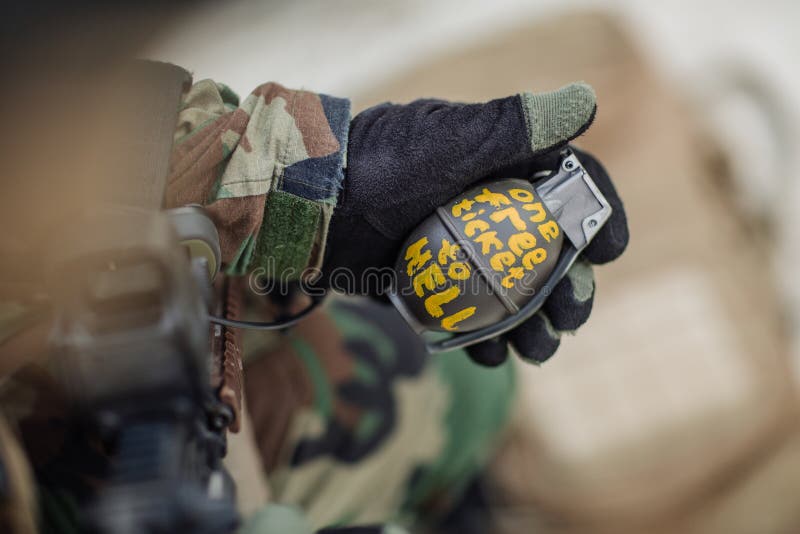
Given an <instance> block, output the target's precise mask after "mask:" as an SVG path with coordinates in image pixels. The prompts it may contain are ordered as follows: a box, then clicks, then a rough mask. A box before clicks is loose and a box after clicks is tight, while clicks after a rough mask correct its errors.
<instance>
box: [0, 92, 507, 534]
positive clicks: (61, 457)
mask: <svg viewBox="0 0 800 534" xmlns="http://www.w3.org/2000/svg"><path fill="white" fill-rule="evenodd" d="M349 121H350V108H349V102H348V101H347V100H344V99H339V98H334V97H330V96H327V95H320V94H315V93H310V92H306V91H293V90H288V89H286V88H284V87H282V86H280V85H278V84H275V83H268V84H265V85H262V86H260V87H258V88H257V89H256V90H254V91H253V92H252V93H251V94H250V95H249V96H248V97H247V98H246V99H245V100H244V101H243V102H241V103H240V102H239V99H238V98H237V96H236V95H235V94H234V93H233V92H231V90H230V89H228V88H227V87H226V86H224V85H222V84H218V83H215V82H213V81H210V80H203V81H200V82H197V83H196V84H194V85H193V86H192V87H191V89H190V90H189V91H188V92H187V93H186V94H185V95H184V98H183V103H182V106H181V110H180V114H179V122H178V125H177V129H176V132H175V144H174V147H173V155H172V162H171V174H170V176H169V178H168V182H167V189H166V193H165V202H166V205H167V207H172V206H181V205H185V204H189V203H199V204H203V205H205V206H206V209H207V210H208V211H209V213H210V214H211V216H212V218H213V219H214V221H215V224H216V225H217V228H218V229H219V232H220V237H221V242H222V255H223V261H224V263H225V268H226V272H227V274H228V275H233V276H235V275H244V274H247V273H249V272H251V271H253V270H255V269H258V268H263V269H266V273H267V275H273V276H282V277H284V278H289V279H296V278H298V277H300V276H301V273H302V272H303V270H304V269H306V268H309V267H311V268H314V267H316V268H318V267H320V266H321V264H322V260H323V257H324V253H325V242H326V235H327V230H328V225H329V222H330V218H331V215H332V213H333V209H334V208H335V205H336V201H337V194H338V192H339V189H340V187H341V184H342V180H343V179H344V169H345V164H346V154H345V153H346V147H347V134H348V127H349ZM251 304H252V306H251V310H250V314H251V315H252V317H251V318H257V317H258V316H259V314H263V313H264V311H263V307H264V300H263V299H256V298H255V297H252V296H251ZM12 308H13V309H12ZM0 311H3V312H4V313H3V315H2V316H0V335H1V336H2V337H0V348H9V349H10V348H11V347H13V346H14V345H12V344H13V343H14V342H15V340H18V339H24V337H25V332H26V331H29V330H32V329H30V328H28V327H29V326H30V324H29V323H30V321H28V320H27V318H26V316H27V314H28V311H29V310H25V309H17V308H14V307H13V306H12V307H9V308H8V309H7V310H6V308H3V310H0ZM6 311H7V312H8V313H5V312H6ZM41 334H42V333H41V332H40V333H39V334H38V335H36V336H34V337H36V339H38V340H39V341H40V342H41V340H42V339H45V338H46V336H44V335H41ZM3 344H5V346H4V347H3V346H2V345H3ZM20 346H21V347H26V345H25V344H24V343H23V344H21V345H20ZM41 348H42V347H41V346H37V347H36V350H39V349H41ZM244 348H245V352H246V354H245V361H246V369H245V382H246V383H245V390H246V400H247V408H248V411H249V414H250V422H251V426H252V431H253V435H254V437H255V441H256V448H257V456H258V459H259V461H260V464H261V465H260V468H261V469H263V472H264V473H265V474H266V478H267V480H268V483H269V487H270V493H271V501H272V502H271V503H270V504H269V505H267V504H266V503H264V507H263V509H262V510H261V511H260V512H258V513H256V514H255V515H254V516H253V517H252V518H251V520H250V522H249V523H248V524H247V525H246V526H245V528H244V531H245V532H247V533H248V534H249V533H255V532H260V533H269V532H281V533H285V534H300V533H305V532H313V531H314V530H316V529H321V528H325V529H326V530H325V531H326V532H328V529H330V532H342V533H344V532H347V531H348V529H347V528H346V527H347V526H348V525H377V526H375V527H373V528H370V529H369V530H358V532H360V533H361V532H374V533H379V532H385V533H386V534H396V533H397V532H400V530H398V527H390V526H387V522H393V523H396V524H402V525H405V526H409V527H411V526H415V525H419V524H420V522H421V521H423V520H432V521H435V520H438V519H439V518H441V517H442V516H443V515H444V514H446V513H447V512H448V511H449V510H450V509H451V508H452V506H453V504H454V503H455V502H457V501H458V499H459V497H460V495H461V493H462V492H463V491H464V488H465V487H466V486H467V485H468V484H469V483H470V482H471V480H472V479H473V478H474V477H475V476H476V474H477V473H478V472H479V471H480V470H481V468H482V465H483V464H484V463H485V461H486V459H487V457H488V456H489V454H490V452H491V450H492V445H493V443H494V441H495V438H496V437H497V436H498V434H499V432H500V430H501V428H502V427H503V424H504V421H505V420H506V419H507V415H508V412H509V409H510V403H511V398H512V395H513V385H514V377H513V373H512V368H511V366H510V365H505V366H501V367H499V368H496V369H491V370H489V369H482V368H480V367H478V366H476V365H475V364H473V363H472V362H470V361H469V360H468V359H467V358H466V357H465V355H464V354H463V353H461V352H453V353H449V354H445V355H441V356H439V357H437V358H435V359H431V358H428V356H427V354H426V353H425V351H424V349H423V347H422V345H421V344H420V343H419V341H418V340H417V339H416V337H415V336H414V335H412V333H411V331H410V330H409V329H408V328H407V326H406V325H405V324H404V323H403V322H402V320H401V319H400V318H399V316H398V315H397V314H396V313H395V312H394V311H393V310H392V309H390V308H388V307H386V306H385V305H381V304H378V303H375V302H371V301H366V300H351V301H337V302H333V303H331V304H330V305H329V306H328V307H326V308H325V309H323V310H320V311H318V312H316V313H315V314H314V315H312V316H311V317H309V318H308V319H307V320H306V321H304V322H302V323H301V324H300V325H299V326H298V327H296V328H295V329H293V330H292V331H290V332H288V333H287V334H283V335H280V334H274V335H268V334H263V333H256V332H250V333H248V335H247V336H246V339H245V341H244ZM24 350H26V351H27V350H28V349H27V348H25V349H24ZM31 350H34V349H31ZM39 362H40V365H36V364H35V365H28V366H26V367H25V368H23V369H22V370H20V371H18V372H17V373H16V374H15V375H14V377H13V379H8V380H5V381H4V382H3V383H0V406H2V408H3V412H4V413H5V414H6V415H7V416H8V418H9V420H10V421H11V422H12V423H13V425H14V426H16V428H17V430H18V431H19V433H20V434H21V437H22V441H23V444H24V445H25V449H26V452H27V454H28V459H29V461H30V462H31V464H32V467H33V472H34V474H35V475H36V479H37V482H38V486H39V487H38V499H39V509H40V521H39V523H40V525H39V527H40V529H41V530H42V531H47V532H68V531H76V528H77V527H76V521H77V519H76V518H77V514H76V509H75V503H76V501H77V499H76V495H77V496H78V497H80V498H83V497H85V496H86V495H90V494H91V492H92V491H93V490H94V488H93V486H92V483H91V479H92V477H93V476H94V474H96V473H95V472H96V471H97V470H98V469H100V467H98V466H102V464H103V462H104V458H103V457H102V456H100V455H98V454H96V453H95V452H94V451H93V450H92V448H91V447H86V446H85V444H83V445H82V444H81V443H80V438H79V436H73V435H71V434H69V433H65V432H64V427H63V424H62V423H60V422H59V421H63V418H64V417H66V413H64V411H63V410H64V407H65V406H66V403H65V402H64V399H63V398H61V397H59V395H58V389H57V388H56V387H55V384H54V383H53V381H52V380H51V378H50V377H49V376H48V372H47V369H46V368H47V365H46V364H45V363H41V362H44V358H43V357H42V358H39Z"/></svg>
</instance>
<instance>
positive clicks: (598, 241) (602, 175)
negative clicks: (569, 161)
mask: <svg viewBox="0 0 800 534" xmlns="http://www.w3.org/2000/svg"><path fill="white" fill-rule="evenodd" d="M573 150H574V151H575V155H576V156H578V159H579V160H580V162H581V163H582V164H583V167H584V168H585V169H586V171H587V172H588V173H589V176H591V177H592V179H593V180H594V183H595V184H596V185H597V188H598V189H600V192H601V193H603V196H605V197H606V200H608V203H609V204H610V205H611V209H612V213H611V217H610V218H609V219H608V221H607V222H606V224H605V225H604V226H603V228H601V229H600V231H599V232H598V233H597V235H596V236H595V237H594V239H593V240H592V242H591V243H589V246H588V247H586V249H585V250H584V251H583V256H584V257H585V258H586V259H588V260H589V261H590V262H592V263H594V264H602V263H608V262H610V261H612V260H615V259H617V258H618V257H619V256H620V255H621V254H622V253H623V252H624V251H625V248H626V247H627V246H628V241H629V239H630V234H629V233H628V218H627V216H626V215H625V207H624V206H623V205H622V199H620V197H619V195H618V194H617V190H616V188H615V187H614V184H613V183H612V182H611V178H610V177H609V176H608V173H607V172H606V170H605V168H603V165H602V164H600V162H599V161H597V160H596V159H595V158H594V156H592V155H591V154H588V153H587V152H584V151H582V150H579V149H577V148H574V147H573Z"/></svg>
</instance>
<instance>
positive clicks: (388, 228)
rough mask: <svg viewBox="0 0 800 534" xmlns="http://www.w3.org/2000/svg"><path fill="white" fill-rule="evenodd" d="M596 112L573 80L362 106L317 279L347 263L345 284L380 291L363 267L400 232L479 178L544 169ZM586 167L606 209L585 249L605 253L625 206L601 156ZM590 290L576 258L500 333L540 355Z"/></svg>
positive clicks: (584, 312) (382, 261) (618, 238)
mask: <svg viewBox="0 0 800 534" xmlns="http://www.w3.org/2000/svg"><path fill="white" fill-rule="evenodd" d="M595 110H596V106H595V95H594V91H593V90H592V89H591V87H589V86H588V85H586V84H572V85H569V86H566V87H563V88H561V89H559V90H557V91H554V92H551V93H542V94H535V95H534V94H530V93H523V94H519V95H515V96H511V97H507V98H501V99H497V100H492V101H490V102H487V103H484V104H457V103H450V102H446V101H441V100H418V101H415V102H412V103H410V104H406V105H395V104H381V105H379V106H375V107H373V108H370V109H367V110H366V111H364V112H362V113H360V114H359V115H357V116H356V117H355V118H354V119H353V121H352V123H351V125H350V136H349V142H348V147H347V154H348V155H347V170H346V175H345V181H344V186H343V189H342V191H341V192H340V194H339V201H338V205H337V207H336V209H335V211H334V214H333V218H332V220H331V228H330V231H329V233H328V241H327V256H326V260H325V263H324V266H323V279H324V280H326V281H327V282H328V283H331V282H332V283H333V285H334V286H336V285H338V283H337V282H338V281H339V279H338V275H337V273H340V272H342V271H341V270H342V269H345V270H346V273H347V280H348V284H349V285H348V286H347V287H346V289H347V290H348V291H354V292H356V293H361V294H372V295H376V294H381V293H382V292H383V291H385V290H386V289H387V288H386V287H383V286H381V285H380V284H381V283H383V281H384V280H385V279H386V278H387V277H385V276H364V275H365V273H367V272H368V271H369V270H370V269H381V268H387V269H391V268H392V266H393V265H394V262H395V260H396V258H397V254H398V251H399V249H400V246H401V245H402V243H403V240H404V239H405V238H406V237H407V235H408V234H409V233H410V232H411V230H413V229H414V228H415V227H416V226H417V225H418V224H419V223H420V222H422V221H423V220H424V219H425V218H426V217H427V216H428V215H430V214H431V213H433V212H434V211H435V209H436V208H437V207H438V206H440V205H443V204H445V203H446V202H447V201H448V200H450V199H451V198H452V197H454V196H456V195H457V194H459V193H461V192H463V191H464V190H466V189H468V188H469V187H470V186H472V185H473V184H474V183H476V182H478V181H481V180H484V179H487V178H507V177H513V176H527V175H529V174H530V173H532V172H534V171H535V170H537V169H542V168H546V167H547V166H548V165H550V164H552V161H553V158H557V157H558V151H559V150H560V149H561V148H563V147H564V146H565V145H566V144H567V143H568V142H569V141H571V140H572V139H574V138H575V137H577V136H579V135H580V134H581V133H583V132H584V131H585V130H586V129H587V128H588V127H589V125H590V124H591V122H592V120H593V118H594V114H595ZM578 157H579V158H581V155H580V154H579V156H578ZM584 158H585V156H584ZM581 161H583V159H582V160H581ZM556 165H557V164H556ZM556 165H553V166H554V167H555V166H556ZM584 165H585V166H586V168H587V170H588V171H589V172H590V174H592V176H593V177H594V178H595V180H597V181H598V187H601V189H602V190H603V193H604V194H606V195H607V198H608V200H609V202H610V203H611V206H612V207H613V208H614V214H613V216H612V219H611V220H610V221H609V222H608V223H607V224H606V226H605V227H604V228H603V230H602V231H601V232H600V234H598V236H597V237H595V240H594V241H593V242H592V244H591V245H590V247H589V249H587V252H586V254H585V257H586V258H589V259H590V260H591V261H593V262H595V263H600V262H603V261H610V260H611V259H613V258H615V257H617V256H618V255H619V254H620V253H621V252H622V250H623V249H624V247H625V244H626V243H627V239H628V238H627V236H628V234H627V225H626V223H625V214H624V212H623V210H622V204H621V202H620V201H619V198H618V197H617V195H616V193H615V192H614V190H613V186H612V185H611V182H610V180H609V179H608V176H607V175H606V174H605V172H604V171H603V172H602V175H603V176H602V177H599V176H595V175H594V174H593V170H595V169H597V170H602V168H601V167H600V166H599V164H597V163H596V162H595V161H594V160H591V162H590V161H588V160H587V161H584ZM595 172H596V170H595ZM593 289H594V283H593V280H592V277H591V268H589V267H588V266H587V264H586V263H585V262H578V263H576V265H575V266H574V267H573V269H572V270H571V272H570V274H569V275H568V276H567V277H565V279H564V280H563V281H562V282H561V284H559V286H558V288H557V290H556V291H555V292H554V294H553V295H552V296H551V297H550V298H549V299H548V305H547V306H546V307H545V309H544V310H543V312H540V314H538V315H537V316H535V317H534V318H532V319H531V320H530V321H529V322H528V323H526V324H525V325H522V326H521V327H519V328H517V329H516V330H515V331H514V332H512V333H510V335H509V336H508V338H509V339H510V340H511V341H512V343H513V344H514V345H515V346H516V348H517V349H518V351H519V352H520V354H521V355H522V356H523V357H525V358H529V359H531V360H534V361H544V359H546V358H547V357H549V355H551V354H552V353H553V352H554V351H555V349H556V348H557V346H558V337H559V336H558V333H557V331H558V330H562V329H574V328H577V326H578V325H579V324H581V323H583V322H584V321H585V320H586V317H587V316H588V313H589V311H590V310H591V302H592V294H593ZM470 355H471V356H472V357H473V359H475V360H476V361H479V362H480V363H483V364H486V365H496V364H499V363H500V362H502V361H503V360H504V359H505V357H506V340H505V339H501V340H495V341H489V342H486V343H483V344H480V345H476V346H475V347H472V348H471V349H470Z"/></svg>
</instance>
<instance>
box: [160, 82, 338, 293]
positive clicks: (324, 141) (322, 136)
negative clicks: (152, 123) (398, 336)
mask: <svg viewBox="0 0 800 534" xmlns="http://www.w3.org/2000/svg"><path fill="white" fill-rule="evenodd" d="M349 123H350V102H349V101H348V100H345V99H341V98H334V97H331V96H327V95H323V94H316V93H311V92H308V91H302V90H299V91H298V90H291V89H286V88H285V87H282V86H281V85H278V84H276V83H266V84H264V85H261V86H259V87H257V88H256V89H255V90H254V91H253V92H252V93H250V95H248V97H247V98H246V99H245V100H244V101H243V102H241V103H239V99H238V97H237V96H236V95H235V94H234V93H233V92H232V91H231V90H230V89H229V88H228V87H226V86H225V85H222V84H219V83H215V82H213V81H211V80H203V81H200V82H197V83H196V84H194V85H193V86H192V88H191V89H190V90H189V91H188V92H187V93H186V94H185V95H184V98H183V102H182V106H181V110H180V114H179V118H178V125H177V129H176V132H175V144H174V146H173V151H172V161H171V167H170V176H169V178H168V181H167V188H166V193H165V202H166V205H167V207H174V206H181V205H185V204H189V203H198V204H203V205H205V206H206V209H207V210H208V211H209V213H210V215H211V217H212V218H213V219H214V222H215V223H216V225H217V228H218V230H219V232H220V241H221V245H222V259H223V262H224V263H225V265H226V270H227V272H228V273H229V274H245V273H247V272H249V271H252V270H253V269H256V268H263V269H265V273H266V275H267V276H271V277H278V276H284V277H286V278H287V279H297V278H299V276H300V274H301V272H302V270H303V269H305V268H307V267H312V268H318V267H320V266H321V263H322V258H323V255H324V249H325V238H326V235H327V230H328V223H329V221H330V218H331V214H332V212H333V208H334V206H335V205H336V198H337V194H338V191H339V188H340V187H341V183H342V180H343V179H344V165H345V151H346V147H347V134H348V127H349Z"/></svg>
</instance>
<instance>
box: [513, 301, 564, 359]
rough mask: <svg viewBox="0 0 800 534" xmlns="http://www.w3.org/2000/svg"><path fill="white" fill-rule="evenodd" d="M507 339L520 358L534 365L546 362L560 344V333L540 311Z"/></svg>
mask: <svg viewBox="0 0 800 534" xmlns="http://www.w3.org/2000/svg"><path fill="white" fill-rule="evenodd" d="M508 338H509V340H510V341H511V345H512V346H513V347H514V349H515V350H516V351H517V353H518V354H519V356H520V358H522V359H523V360H525V361H528V362H531V363H536V364H539V363H543V362H545V361H547V360H548V359H549V358H550V357H551V356H552V355H553V354H555V352H556V349H558V346H559V345H560V344H561V333H560V332H558V331H557V330H556V329H555V328H553V325H552V324H551V323H550V320H549V319H548V318H547V316H546V315H545V314H544V313H543V312H541V311H540V312H538V313H537V314H536V315H534V316H533V317H531V318H530V319H528V320H527V321H525V322H524V323H523V324H521V325H519V326H518V327H517V328H515V329H514V330H512V331H511V332H510V333H509V334H508Z"/></svg>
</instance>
